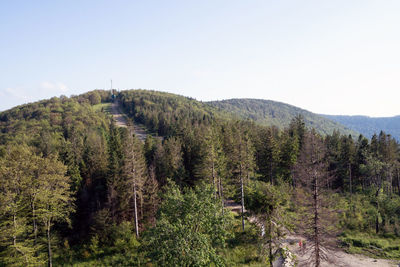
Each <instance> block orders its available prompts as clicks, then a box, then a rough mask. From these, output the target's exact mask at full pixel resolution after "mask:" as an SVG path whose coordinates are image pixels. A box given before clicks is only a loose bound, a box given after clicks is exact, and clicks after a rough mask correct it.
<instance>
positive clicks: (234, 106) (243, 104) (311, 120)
mask: <svg viewBox="0 0 400 267" xmlns="http://www.w3.org/2000/svg"><path fill="white" fill-rule="evenodd" d="M209 104H210V105H211V106H213V107H216V108H218V110H219V111H222V112H228V113H231V114H234V115H235V116H236V117H237V118H240V119H244V120H246V119H250V120H253V121H255V122H257V123H259V124H261V125H265V126H276V127H278V128H280V129H284V128H287V127H289V124H290V122H291V121H292V120H293V119H294V118H296V116H298V115H299V114H301V115H302V116H303V117H304V120H305V123H306V126H307V127H308V128H315V129H316V130H317V132H318V133H320V134H324V135H325V134H331V133H332V132H333V131H334V130H337V129H338V130H339V131H340V132H341V133H343V134H345V135H349V134H351V135H353V136H355V135H356V134H357V133H356V132H355V131H352V130H350V129H348V128H346V127H344V126H342V125H341V124H339V123H337V122H335V121H333V120H330V119H326V118H324V117H323V116H320V115H317V114H314V113H311V112H309V111H306V110H304V109H300V108H298V107H295V106H291V105H288V104H284V103H280V102H275V101H271V100H261V99H230V100H223V101H212V102H209Z"/></svg>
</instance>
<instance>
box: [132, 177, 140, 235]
mask: <svg viewBox="0 0 400 267" xmlns="http://www.w3.org/2000/svg"><path fill="white" fill-rule="evenodd" d="M133 205H134V215H135V232H136V237H137V238H138V237H139V221H138V214H137V201H136V182H134V183H133Z"/></svg>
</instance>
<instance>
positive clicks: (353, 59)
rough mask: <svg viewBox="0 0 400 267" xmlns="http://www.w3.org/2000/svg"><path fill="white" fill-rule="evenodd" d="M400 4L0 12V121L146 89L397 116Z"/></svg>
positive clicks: (163, 4)
mask: <svg viewBox="0 0 400 267" xmlns="http://www.w3.org/2000/svg"><path fill="white" fill-rule="evenodd" d="M399 14H400V1H390V0H385V1H368V0H359V1H356V0H354V1H348V0H345V1H340V0H337V1H320V0H316V1H297V0H293V1H285V0H283V1H268V0H260V1H243V0H240V1H235V0H226V1H222V0H210V1H208V0H201V1H200V0H198V1H191V0H182V1H174V0H168V1H165V0H160V1H151V0H146V1H118V0H115V1H102V0H96V1H95V0H93V1H88V0H87V1H40V0H38V1H18V0H13V1H11V0H9V1H1V2H0V36H1V40H2V41H1V42H0V110H4V109H7V108H10V107H12V106H14V105H17V104H22V103H26V102H32V101H36V100H39V99H43V98H50V97H52V96H60V95H61V94H64V95H67V96H69V95H71V94H79V93H83V92H86V91H89V90H92V89H94V88H108V87H109V83H110V82H109V80H110V78H112V79H113V81H114V85H115V87H116V88H119V89H128V88H149V89H156V90H161V91H168V92H172V93H178V94H181V95H185V96H191V97H194V98H196V99H199V100H217V99H228V98H238V97H246V98H263V99H272V100H277V101H282V102H286V103H289V104H292V105H296V106H299V107H302V108H305V109H307V110H310V111H313V112H316V113H326V114H349V115H353V114H363V115H370V116H392V115H399V114H400V104H399V103H400V16H399Z"/></svg>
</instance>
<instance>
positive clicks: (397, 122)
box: [322, 115, 400, 140]
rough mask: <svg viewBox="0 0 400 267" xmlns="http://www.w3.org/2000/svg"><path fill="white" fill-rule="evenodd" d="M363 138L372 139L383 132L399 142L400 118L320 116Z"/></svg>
mask: <svg viewBox="0 0 400 267" xmlns="http://www.w3.org/2000/svg"><path fill="white" fill-rule="evenodd" d="M322 116H324V117H326V118H328V119H331V120H334V121H336V122H338V123H340V124H342V125H345V126H347V127H349V128H351V129H354V130H355V131H357V132H359V133H362V134H363V135H365V136H368V137H372V136H373V135H374V134H379V133H380V131H384V132H386V133H388V134H391V135H392V136H393V137H394V138H396V139H397V140H400V116H395V117H382V118H372V117H367V116H341V115H322Z"/></svg>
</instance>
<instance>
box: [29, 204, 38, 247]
mask: <svg viewBox="0 0 400 267" xmlns="http://www.w3.org/2000/svg"><path fill="white" fill-rule="evenodd" d="M31 206H32V221H33V238H34V240H33V244H34V245H36V242H37V230H38V228H37V223H36V210H35V202H34V201H32V204H31Z"/></svg>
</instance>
